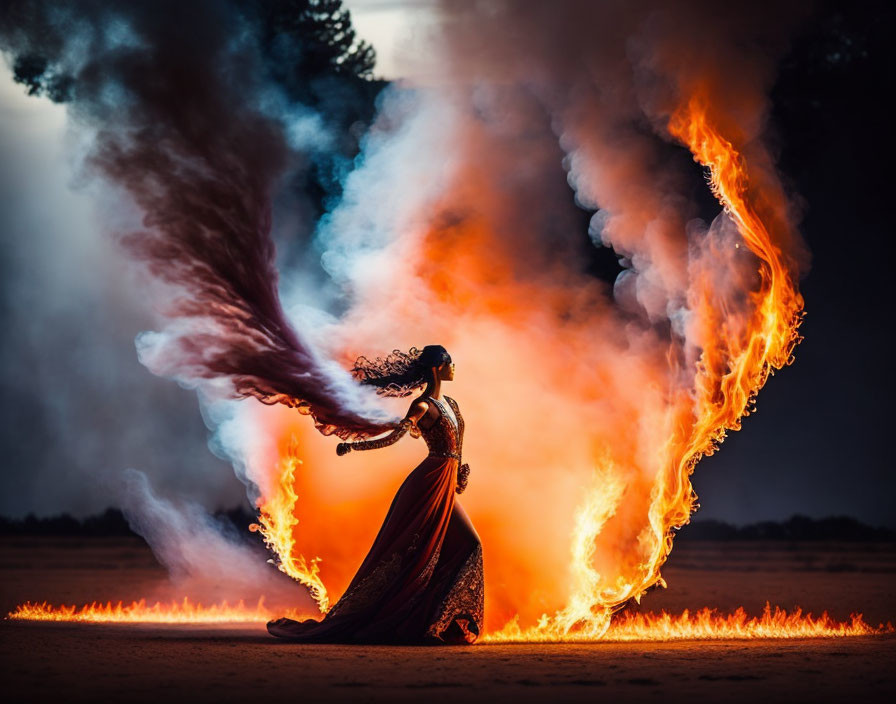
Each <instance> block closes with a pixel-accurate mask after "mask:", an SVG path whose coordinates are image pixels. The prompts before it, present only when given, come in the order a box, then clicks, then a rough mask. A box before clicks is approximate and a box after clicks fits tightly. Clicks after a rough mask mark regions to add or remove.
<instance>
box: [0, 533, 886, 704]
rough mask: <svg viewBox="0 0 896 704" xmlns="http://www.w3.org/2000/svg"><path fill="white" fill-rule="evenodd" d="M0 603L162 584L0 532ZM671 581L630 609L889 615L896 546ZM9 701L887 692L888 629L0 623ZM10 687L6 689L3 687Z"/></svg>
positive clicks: (695, 561) (693, 557) (725, 562)
mask: <svg viewBox="0 0 896 704" xmlns="http://www.w3.org/2000/svg"><path fill="white" fill-rule="evenodd" d="M0 566H2V569H3V582H2V585H0V608H2V609H3V610H4V613H5V612H7V611H9V610H10V609H11V608H13V607H14V606H15V604H17V603H19V602H21V601H24V600H49V601H52V602H55V603H59V602H67V603H73V602H74V603H81V602H84V601H90V600H93V599H126V600H130V599H133V598H136V597H140V596H145V595H146V594H148V593H152V592H153V591H155V593H160V591H161V590H162V588H163V586H164V584H165V581H164V578H165V575H164V572H163V571H162V570H161V569H160V568H159V567H158V566H157V565H156V564H155V562H154V561H153V559H152V556H151V555H150V554H149V553H148V552H147V551H146V550H145V548H143V547H142V546H141V545H140V544H139V543H137V542H135V541H128V540H83V541H78V540H69V541H53V540H46V539H44V540H37V539H19V540H10V539H7V540H5V541H3V542H0ZM664 574H665V576H666V579H667V581H668V582H669V584H670V588H669V589H667V590H656V591H654V592H652V593H651V594H649V595H648V596H647V597H645V599H644V608H646V609H649V610H654V611H655V610H659V609H663V608H665V609H667V610H670V611H673V612H676V613H677V612H680V611H681V610H682V609H684V608H691V609H694V608H699V607H702V606H713V607H717V608H720V609H723V610H728V609H732V608H734V607H736V606H740V605H743V606H744V607H745V608H747V609H748V610H749V611H750V612H752V613H756V612H758V611H759V610H761V607H762V606H763V605H764V604H765V602H766V600H769V601H771V602H772V603H773V604H775V603H777V604H779V605H781V606H783V607H786V608H790V607H792V606H794V605H796V604H799V605H802V606H803V607H804V608H806V609H808V610H812V611H814V612H816V613H817V612H819V611H821V610H823V609H827V610H828V611H830V612H832V615H834V616H835V617H837V618H841V619H842V618H846V617H847V616H848V615H849V613H850V612H852V611H862V612H864V613H865V616H866V620H868V621H869V622H873V623H875V624H876V623H878V622H880V621H888V620H889V621H894V622H896V546H892V545H855V544H852V545H848V544H840V545H837V544H830V545H819V544H812V545H786V544H771V545H762V544H756V543H726V544H712V543H700V544H695V545H681V546H678V547H676V549H675V551H673V556H672V560H671V561H670V564H669V565H668V567H667V569H666V570H665V571H664ZM0 655H2V677H0V681H2V683H3V685H2V691H3V692H4V699H5V700H6V701H16V702H19V701H22V702H30V701H35V702H39V701H49V700H57V701H58V700H62V701H105V700H114V701H150V700H153V701H157V700H159V699H173V700H175V701H180V700H183V699H184V697H185V695H188V696H189V701H195V702H201V701H219V702H221V701H246V700H254V701H258V700H262V701H264V700H270V699H274V698H276V699H283V698H288V699H289V700H293V701H343V700H345V701H420V700H426V701H431V702H438V701H445V700H456V699H459V698H461V699H463V700H464V701H465V702H468V701H495V700H498V701H502V700H504V699H506V698H510V697H512V698H513V699H514V700H517V701H520V702H525V701H543V700H550V701H578V700H583V701H584V700H598V699H599V700H612V701H623V702H624V701H640V700H647V699H650V700H654V701H657V700H661V701H684V700H691V701H706V702H715V701H721V700H723V699H724V701H726V702H732V703H733V702H741V701H750V702H754V703H755V702H756V701H757V700H763V699H764V700H768V701H788V702H818V701H844V700H847V699H856V700H858V701H863V702H864V701H893V700H894V698H896V668H894V667H893V663H894V662H896V658H894V655H896V638H894V637H893V636H880V637H861V638H847V639H832V640H793V641H756V642H745V641H724V642H697V643H627V644H618V643H597V644H589V645H573V644H563V645H501V646H497V645H481V646H476V647H473V648H447V647H446V648H432V647H425V648H410V647H382V646H378V647H370V646H336V645H329V646H311V645H294V644H288V643H282V642H278V641H276V640H274V639H273V638H270V637H268V636H267V634H266V633H265V632H264V631H263V629H262V628H261V627H260V626H259V627H209V626H189V627H185V626H139V627H136V626H132V625H93V624H91V625H79V624H52V623H18V622H12V621H3V622H0ZM7 697H9V698H7Z"/></svg>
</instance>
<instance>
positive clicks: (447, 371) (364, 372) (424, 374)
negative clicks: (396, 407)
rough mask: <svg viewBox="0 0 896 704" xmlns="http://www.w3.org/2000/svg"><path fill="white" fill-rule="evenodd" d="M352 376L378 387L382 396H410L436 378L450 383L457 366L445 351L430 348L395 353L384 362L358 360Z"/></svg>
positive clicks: (438, 346)
mask: <svg viewBox="0 0 896 704" xmlns="http://www.w3.org/2000/svg"><path fill="white" fill-rule="evenodd" d="M352 373H353V374H354V375H355V378H356V379H358V381H360V382H361V383H362V384H366V385H368V386H375V387H376V390H377V391H376V392H377V393H378V394H380V395H381V396H408V395H409V394H411V393H412V392H413V391H414V389H417V388H420V387H422V386H425V385H426V384H427V383H430V382H431V381H434V380H435V379H436V378H438V379H441V380H442V381H451V380H452V379H453V378H454V363H453V362H452V361H451V355H449V354H448V350H446V349H445V348H444V347H442V346H441V345H427V346H426V347H424V348H423V349H422V350H418V349H417V348H416V347H412V348H411V349H410V350H408V351H407V352H402V351H401V350H393V351H392V353H391V354H389V355H387V356H386V358H385V359H383V358H382V357H377V358H376V359H375V360H373V361H371V360H369V359H367V358H366V357H358V359H357V361H356V362H355V366H354V368H353V369H352Z"/></svg>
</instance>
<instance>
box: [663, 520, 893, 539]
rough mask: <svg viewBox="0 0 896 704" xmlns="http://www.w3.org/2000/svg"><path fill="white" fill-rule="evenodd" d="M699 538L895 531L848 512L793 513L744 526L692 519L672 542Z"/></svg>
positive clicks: (883, 535) (874, 535)
mask: <svg viewBox="0 0 896 704" xmlns="http://www.w3.org/2000/svg"><path fill="white" fill-rule="evenodd" d="M700 540H784V541H787V540H799V541H813V540H817V541H824V540H831V541H846V542H890V541H896V531H893V530H890V529H889V528H883V527H877V528H875V527H874V526H869V525H867V524H865V523H862V522H861V521H858V520H856V519H855V518H850V517H848V516H831V517H829V518H809V517H808V516H800V515H795V516H792V517H791V518H789V519H787V520H786V521H780V522H779V521H762V522H760V523H750V524H749V525H745V526H734V525H731V524H730V523H725V522H723V521H714V520H703V521H693V522H692V523H690V524H688V525H686V526H684V527H683V528H682V529H681V530H680V531H679V533H678V537H677V538H676V542H681V541H684V542H688V541H700Z"/></svg>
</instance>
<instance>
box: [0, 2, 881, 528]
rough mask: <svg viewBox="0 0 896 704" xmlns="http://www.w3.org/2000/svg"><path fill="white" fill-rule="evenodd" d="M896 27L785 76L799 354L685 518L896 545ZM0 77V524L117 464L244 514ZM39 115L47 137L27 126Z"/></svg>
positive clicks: (190, 397) (858, 31)
mask: <svg viewBox="0 0 896 704" xmlns="http://www.w3.org/2000/svg"><path fill="white" fill-rule="evenodd" d="M894 19H896V18H894V12H893V10H892V8H891V7H890V4H889V3H885V2H879V3H848V4H846V3H843V4H837V3H819V4H817V5H816V6H815V9H814V11H813V13H812V14H811V15H810V16H809V18H808V19H807V20H806V21H804V22H803V24H802V26H801V28H800V30H799V31H798V32H797V33H796V35H795V36H794V38H793V43H792V46H791V48H790V51H789V53H788V54H787V55H786V57H785V59H784V61H783V62H782V63H781V66H780V74H779V79H778V82H777V84H776V87H775V89H774V91H773V94H772V99H773V104H774V109H773V114H772V122H771V125H770V127H769V129H770V131H771V133H772V139H773V142H774V143H776V144H777V146H778V149H779V155H780V165H781V169H782V171H783V173H784V176H785V179H786V180H787V182H788V185H789V187H790V188H791V189H792V190H793V191H794V192H796V193H797V194H799V197H800V198H801V199H802V201H803V204H804V218H803V224H802V232H803V235H804V237H805V239H806V241H807V243H808V246H809V249H810V251H811V256H812V264H811V269H810V270H809V272H808V274H807V275H806V277H805V279H804V281H803V282H802V291H803V294H804V296H805V299H806V310H807V313H808V314H807V317H806V320H805V323H804V325H803V328H802V333H803V334H804V336H805V341H804V342H803V343H802V344H801V345H800V346H799V348H798V349H797V352H796V363H795V364H794V365H792V366H790V367H788V368H785V369H784V370H782V371H780V372H779V373H778V374H777V375H776V376H774V377H773V378H771V379H770V380H769V382H768V384H767V385H766V387H765V389H764V390H763V391H762V392H761V393H760V395H759V401H758V413H756V414H755V415H753V416H751V417H749V418H747V419H745V421H744V428H743V431H742V432H740V433H732V434H730V435H729V437H728V439H727V440H726V442H725V443H724V444H723V446H722V449H721V451H720V452H719V453H718V454H717V455H715V456H713V457H711V458H707V459H705V460H703V461H702V462H701V464H700V465H699V466H698V468H697V471H696V473H695V476H694V485H695V488H696V490H697V493H698V494H699V496H700V503H701V505H702V508H701V510H700V511H699V513H698V514H697V518H715V519H720V520H725V521H728V522H732V523H738V524H741V523H748V522H754V521H759V520H769V519H771V520H778V519H784V518H787V517H789V516H790V515H792V514H794V513H801V514H806V515H810V516H814V517H823V516H829V515H851V516H855V517H857V518H859V519H860V520H863V521H865V522H868V523H872V524H877V525H887V526H890V527H896V512H894V511H893V509H892V508H891V502H892V497H893V496H894V494H896V478H894V472H893V467H894V463H893V460H892V459H891V456H892V455H891V452H892V450H891V445H892V437H893V435H894V433H893V430H892V429H891V406H892V401H891V398H892V396H893V391H894V383H893V368H892V359H893V353H892V341H893V322H892V311H893V306H894V294H893V283H892V280H893V276H892V269H893V259H892V252H893V247H892V242H891V237H892V232H893V228H892V224H891V222H892V217H893V215H892V212H891V211H892V200H893V196H892V194H891V189H892V182H893V179H892V175H891V170H892V168H893V163H894V160H893V156H894V154H893V126H892V122H893V118H892V112H891V111H890V109H889V105H888V104H889V98H890V95H889V94H890V93H891V92H892V90H893V64H894V62H893V46H894V39H896V37H894V36H893V29H892V28H893V26H894ZM0 70H2V72H3V77H2V79H0V81H2V86H0V88H2V90H0V203H2V208H0V276H2V280H0V287H2V291H3V293H2V299H0V325H2V329H3V330H4V333H3V343H2V349H0V433H2V439H0V442H2V445H3V448H4V460H3V474H2V485H0V486H2V491H0V496H2V498H0V514H3V515H6V516H13V517H20V516H23V515H24V514H26V513H29V512H36V513H38V514H42V515H48V514H55V513H59V512H72V513H74V514H77V515H84V514H88V513H92V512H96V511H100V510H102V509H104V508H105V507H106V506H108V505H109V504H112V503H114V495H115V485H116V482H117V477H118V476H119V474H120V472H121V470H122V469H124V468H126V467H132V466H134V467H138V468H140V469H143V470H146V471H147V473H148V474H150V475H151V476H154V477H160V476H161V477H165V478H166V483H167V486H168V487H169V489H171V490H172V491H177V492H179V493H180V494H182V495H184V496H187V497H191V498H195V499H197V500H201V501H203V502H204V503H206V505H208V506H209V507H211V508H215V507H225V506H233V505H236V504H238V503H240V502H244V501H245V498H244V497H245V492H244V487H243V486H242V484H240V482H239V481H238V480H237V479H236V478H235V477H234V475H233V472H232V470H231V469H230V467H229V466H228V465H227V464H226V463H224V462H222V461H220V460H218V459H217V458H215V457H214V456H213V455H212V454H211V453H210V452H209V451H208V449H207V448H206V446H205V439H206V430H205V427H204V425H203V423H202V419H201V417H200V415H199V412H198V407H197V402H196V400H195V395H194V394H193V393H192V392H190V391H187V390H183V389H180V388H178V387H177V386H176V385H175V384H173V383H172V382H170V381H166V380H164V379H159V378H156V377H153V376H152V375H151V374H150V373H149V372H148V371H147V370H146V369H145V368H143V367H142V366H141V365H140V364H139V363H138V362H137V360H136V356H135V353H134V347H133V338H134V335H135V334H136V333H138V332H139V331H140V330H142V329H146V328H147V327H151V321H150V320H149V319H148V318H147V317H146V315H145V314H144V313H142V312H141V310H140V305H139V293H138V292H137V289H136V288H135V287H133V286H132V284H133V282H132V281H131V280H130V279H129V278H128V277H129V276H130V275H129V274H128V273H126V272H123V271H121V267H120V266H119V264H120V260H119V259H117V258H116V257H117V255H116V254H114V253H110V252H109V251H108V249H107V248H106V247H104V246H103V245H102V244H100V243H99V242H98V240H97V239H96V237H95V236H94V235H93V234H91V232H92V230H93V229H94V228H93V227H92V224H93V223H94V221H95V219H96V217H97V214H96V213H95V212H93V211H92V210H91V206H90V198H89V188H85V186H84V184H83V183H80V184H79V183H78V177H77V171H72V170H71V169H70V168H69V163H70V162H67V161H66V160H65V158H64V157H62V156H60V154H63V153H65V150H64V149H63V145H65V144H67V145H68V148H69V149H72V148H74V151H75V152H77V142H76V140H74V139H73V138H72V137H71V135H68V136H66V135H65V133H64V131H63V130H61V129H59V124H61V118H60V117H59V115H60V113H59V111H60V110H61V108H59V107H58V106H56V107H50V105H49V102H48V101H46V100H43V99H37V98H25V97H24V95H23V94H22V93H23V91H22V89H21V87H19V86H14V85H13V84H12V81H11V79H10V77H9V69H8V68H7V67H6V66H5V65H4V66H3V67H2V69H0ZM41 110H43V111H45V112H46V114H48V115H51V117H50V118H48V119H50V122H52V123H53V124H54V125H56V127H54V128H53V129H55V132H54V131H53V130H49V131H47V130H44V131H41V130H40V129H38V127H37V126H36V123H35V122H34V119H35V116H37V115H38V114H39V113H40V111H41ZM51 111H56V112H51ZM54 115H55V117H52V116H54ZM54 120H55V122H54ZM51 133H52V134H54V135H56V137H54V140H56V141H53V142H49V141H48V140H47V137H46V135H47V134H51ZM60 135H61V139H60ZM60 233H64V234H60ZM48 250H54V251H56V253H57V254H58V253H59V251H60V250H61V251H63V252H65V253H66V256H64V257H55V258H52V259H49V258H47V257H45V256H44V253H45V252H46V251H48ZM121 291H128V293H127V294H121V293H120V292H121ZM184 466H189V467H190V468H191V471H190V472H184V471H181V468H182V467H184Z"/></svg>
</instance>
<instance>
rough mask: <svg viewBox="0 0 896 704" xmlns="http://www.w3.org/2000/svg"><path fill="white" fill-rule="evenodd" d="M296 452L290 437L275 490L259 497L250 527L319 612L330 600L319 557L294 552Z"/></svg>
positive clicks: (296, 497)
mask: <svg viewBox="0 0 896 704" xmlns="http://www.w3.org/2000/svg"><path fill="white" fill-rule="evenodd" d="M297 455H298V443H297V441H296V440H295V438H292V440H291V441H290V443H289V447H288V449H287V452H286V454H285V455H284V456H283V457H281V459H280V462H279V469H278V471H277V472H276V476H277V482H276V485H275V487H274V491H273V492H272V493H271V495H270V496H268V497H263V498H262V499H260V500H259V502H258V523H253V524H252V525H251V526H250V527H249V529H250V530H252V531H258V532H260V533H261V535H262V537H263V538H264V543H265V545H267V547H268V549H270V550H272V551H273V552H274V554H275V555H276V556H277V560H276V561H275V564H276V565H277V568H278V569H279V570H280V571H281V572H283V573H285V574H287V575H289V576H290V577H292V578H293V579H294V580H296V581H297V582H299V583H300V584H303V585H304V586H306V587H308V591H309V593H310V594H311V597H312V598H313V599H314V600H315V601H316V602H317V606H318V608H319V609H320V612H321V613H326V612H327V611H328V610H329V608H330V599H329V596H328V595H327V588H326V587H325V586H324V583H323V582H322V581H321V578H320V567H319V565H318V563H319V562H320V558H319V557H315V558H312V559H311V560H310V561H307V560H305V557H304V556H303V555H301V554H296V546H295V534H294V531H295V528H296V526H297V525H298V523H299V519H298V518H296V515H295V507H296V504H297V502H298V498H299V497H298V495H297V494H296V491H295V488H294V486H295V474H296V469H297V468H298V466H299V465H300V464H302V460H301V459H299V458H298V456H297Z"/></svg>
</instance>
